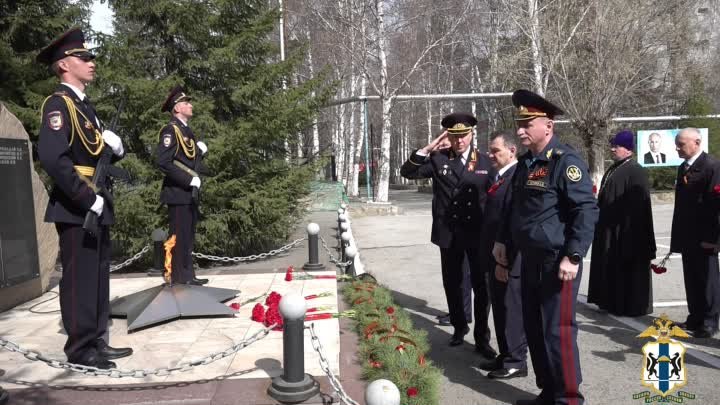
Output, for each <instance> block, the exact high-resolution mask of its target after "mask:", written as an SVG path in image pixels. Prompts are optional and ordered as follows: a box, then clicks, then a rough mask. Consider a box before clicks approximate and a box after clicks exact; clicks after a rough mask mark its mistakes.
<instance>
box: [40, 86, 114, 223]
mask: <svg viewBox="0 0 720 405" xmlns="http://www.w3.org/2000/svg"><path fill="white" fill-rule="evenodd" d="M71 107H72V109H71ZM41 114H42V124H41V126H40V136H39V140H38V156H39V158H40V163H41V165H42V167H43V169H45V171H46V172H47V174H48V175H49V176H50V178H51V179H52V181H53V186H52V191H50V201H49V202H48V206H47V209H46V211H45V222H56V223H68V224H82V223H83V221H84V220H85V214H87V212H88V211H89V210H90V207H92V205H93V203H95V197H96V195H95V193H94V192H93V190H92V189H91V188H90V187H89V186H88V184H87V183H86V182H84V181H83V180H82V179H81V178H80V176H79V175H78V170H81V171H84V169H82V168H92V169H94V168H95V166H96V165H97V161H98V159H99V158H100V152H101V150H102V149H100V150H98V148H97V147H98V145H99V144H102V143H103V141H102V136H101V134H102V131H103V125H102V121H100V120H99V119H97V117H96V115H95V109H94V108H93V107H92V105H90V104H88V103H85V102H83V101H81V100H80V98H79V97H78V96H77V94H76V93H75V92H74V91H73V90H72V89H70V88H69V87H67V86H65V85H62V84H61V85H60V86H59V87H58V88H57V89H56V90H55V92H54V93H53V94H52V95H51V96H50V97H48V99H47V100H46V101H45V104H44V106H43V108H42V112H41ZM80 131H81V133H79V132H80ZM96 131H97V132H96ZM86 144H87V146H86ZM103 148H104V146H103ZM91 152H92V153H91ZM113 160H117V157H116V156H115V155H113ZM76 166H79V167H81V169H77V168H76ZM85 177H86V178H88V179H90V180H92V174H91V171H90V172H85ZM100 219H101V223H102V224H103V225H109V224H113V223H114V222H115V214H114V212H113V207H112V205H111V204H109V202H108V201H107V200H106V203H105V205H104V208H103V213H102V216H101V217H100Z"/></svg>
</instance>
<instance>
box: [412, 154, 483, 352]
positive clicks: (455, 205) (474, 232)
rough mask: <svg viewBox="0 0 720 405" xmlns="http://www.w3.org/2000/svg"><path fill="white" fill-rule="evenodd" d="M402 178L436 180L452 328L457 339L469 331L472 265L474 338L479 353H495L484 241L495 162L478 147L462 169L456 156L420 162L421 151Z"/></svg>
mask: <svg viewBox="0 0 720 405" xmlns="http://www.w3.org/2000/svg"><path fill="white" fill-rule="evenodd" d="M400 173H401V174H402V175H403V176H404V177H406V178H409V179H421V178H432V179H433V186H432V187H433V201H432V213H433V224H432V234H431V238H430V240H431V241H432V243H434V244H436V245H438V246H439V247H440V260H441V264H442V275H443V287H444V289H445V296H446V298H447V300H448V309H449V312H450V322H451V323H452V325H453V326H454V328H455V333H460V332H462V331H465V330H466V329H467V327H468V317H467V316H466V315H465V311H464V308H463V296H464V295H465V296H469V294H463V293H462V280H463V270H462V266H463V261H464V259H465V257H467V259H468V263H469V266H470V279H471V284H472V288H473V291H474V292H475V299H474V306H475V308H474V311H473V312H474V314H475V325H474V328H475V330H474V332H473V334H474V336H475V344H476V346H478V347H483V348H489V342H490V329H489V328H488V316H489V312H490V297H489V289H488V283H487V271H486V269H485V268H483V263H482V258H481V252H480V246H479V245H478V240H479V238H480V233H481V228H482V222H483V211H484V208H485V201H486V198H487V194H486V192H487V189H488V187H489V185H490V179H491V176H493V175H494V173H493V169H492V165H491V164H490V159H489V158H488V157H487V156H486V155H485V154H484V153H479V152H478V151H477V150H476V149H475V148H474V147H472V146H471V149H470V151H469V153H468V159H467V162H465V164H464V165H463V164H462V160H461V156H458V155H456V154H455V152H453V151H451V150H443V151H438V152H433V153H431V154H430V155H429V156H420V155H418V154H417V151H415V152H413V154H412V155H411V156H410V158H409V159H408V160H407V161H406V162H405V163H404V164H403V166H402V168H401V169H400Z"/></svg>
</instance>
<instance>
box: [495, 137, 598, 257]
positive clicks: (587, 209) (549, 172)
mask: <svg viewBox="0 0 720 405" xmlns="http://www.w3.org/2000/svg"><path fill="white" fill-rule="evenodd" d="M517 166H518V168H517V170H516V171H515V175H514V177H513V180H512V188H513V190H512V193H513V199H512V204H511V206H510V210H511V212H510V213H509V215H508V216H507V220H506V221H505V226H503V228H502V230H501V234H500V237H499V241H501V242H503V243H507V244H510V245H514V246H515V247H516V248H517V249H518V250H520V251H523V250H525V249H528V248H530V249H533V248H534V249H541V250H550V251H557V252H558V254H560V255H563V256H569V255H571V254H573V253H579V254H580V255H581V256H585V254H586V253H587V251H588V249H589V248H590V244H591V243H592V239H593V232H594V229H595V223H596V222H597V218H598V208H597V202H596V200H595V197H594V195H593V193H592V182H591V181H590V178H589V176H588V169H587V165H586V164H585V162H583V161H582V160H581V159H580V157H579V156H578V155H577V153H576V152H575V151H574V150H573V149H572V148H571V147H569V146H567V145H562V144H560V142H558V141H557V139H556V138H555V137H553V139H552V140H551V141H550V143H549V144H548V145H547V147H546V148H545V150H543V152H542V153H540V154H539V155H538V156H537V157H533V156H532V154H531V153H530V152H527V153H526V154H524V155H523V156H522V157H521V158H520V159H519V161H518V164H517Z"/></svg>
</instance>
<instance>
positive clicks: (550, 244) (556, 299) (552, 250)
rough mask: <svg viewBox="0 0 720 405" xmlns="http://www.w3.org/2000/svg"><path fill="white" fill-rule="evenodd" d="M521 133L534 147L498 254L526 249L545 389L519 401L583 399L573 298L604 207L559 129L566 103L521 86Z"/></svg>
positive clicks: (519, 175)
mask: <svg viewBox="0 0 720 405" xmlns="http://www.w3.org/2000/svg"><path fill="white" fill-rule="evenodd" d="M512 101H513V104H514V105H515V107H516V108H517V112H516V114H517V116H516V118H515V120H516V122H517V124H518V129H517V135H518V137H519V138H520V141H521V143H522V144H523V145H524V146H526V147H527V148H528V152H527V153H525V154H524V155H523V156H522V157H521V158H520V159H519V162H518V164H517V169H516V170H515V174H514V175H513V178H512V183H511V187H512V200H511V201H510V202H509V209H508V211H507V212H506V213H505V215H504V218H505V220H504V221H503V225H501V228H500V231H499V234H498V238H497V243H496V244H495V247H494V248H493V256H494V257H495V260H496V261H497V262H498V263H499V264H501V265H504V266H507V265H508V264H509V263H508V262H509V260H508V254H507V252H508V249H507V247H508V246H513V248H514V249H516V250H517V251H518V252H519V253H520V254H521V256H522V263H521V276H520V279H521V280H522V283H521V284H522V286H521V290H522V291H521V295H522V308H523V311H522V312H523V321H524V324H525V332H526V335H527V340H528V347H529V349H530V358H531V360H532V362H533V369H534V370H535V373H536V379H537V384H538V387H539V388H541V392H540V395H539V396H538V397H536V398H535V399H533V400H520V401H517V403H518V404H533V405H549V404H577V405H582V403H583V401H584V398H583V396H582V394H581V393H580V391H579V385H580V383H581V381H582V377H581V373H580V358H579V357H578V347H577V331H578V329H577V323H576V321H575V310H576V308H575V305H576V299H577V294H578V288H579V287H580V278H581V275H582V258H583V257H584V256H585V254H586V253H587V250H588V248H589V247H590V243H591V242H592V239H593V230H594V227H595V223H596V222H597V218H598V208H597V203H596V201H595V197H594V196H593V190H592V182H591V181H590V176H589V175H588V169H587V165H586V164H585V162H583V160H582V159H581V158H580V157H579V156H578V154H577V152H575V151H574V150H573V149H572V148H571V147H569V146H567V145H564V144H561V143H560V142H559V141H558V139H557V138H556V136H555V135H554V132H553V130H554V121H553V118H554V117H555V116H557V115H561V114H563V112H562V110H561V109H560V108H558V107H557V106H555V105H554V104H552V103H551V102H549V101H547V100H545V99H544V98H542V97H541V96H539V95H537V94H535V93H533V92H531V91H527V90H517V91H515V92H514V93H513V96H512Z"/></svg>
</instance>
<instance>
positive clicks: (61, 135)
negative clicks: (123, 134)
mask: <svg viewBox="0 0 720 405" xmlns="http://www.w3.org/2000/svg"><path fill="white" fill-rule="evenodd" d="M84 42H85V37H84V35H83V32H82V31H81V30H80V29H78V28H73V29H71V30H70V31H68V32H66V33H64V34H63V35H61V36H60V37H59V38H57V39H55V40H54V41H53V42H52V43H50V45H48V46H47V47H45V48H44V49H43V50H42V51H40V53H39V54H38V56H37V61H38V62H39V63H43V64H46V65H49V66H50V69H51V70H52V72H54V73H55V75H56V76H57V77H58V78H59V79H60V82H61V83H60V85H59V86H58V87H57V88H56V89H55V92H54V93H53V94H52V95H50V96H49V97H48V98H46V99H45V101H44V102H43V105H42V107H41V111H40V116H41V119H42V123H41V125H40V135H39V141H38V155H39V158H40V164H41V165H42V167H43V168H44V169H45V171H46V172H47V174H48V175H49V176H50V178H51V179H52V182H53V186H52V191H51V192H50V201H49V202H48V206H47V210H46V211H45V222H54V223H55V227H56V229H57V232H58V236H59V240H60V258H61V261H62V267H63V275H62V279H61V280H60V312H61V314H62V320H63V326H64V327H65V331H66V332H67V335H68V338H67V342H66V343H65V354H66V355H67V358H68V361H70V362H73V363H77V364H83V365H86V366H92V367H98V368H101V369H110V368H115V363H113V362H111V361H108V359H116V358H120V357H125V356H129V355H131V354H132V349H130V348H113V347H110V346H108V344H107V342H106V341H105V340H104V339H103V337H104V335H105V334H106V333H107V331H108V329H107V325H108V319H109V317H110V303H109V298H110V297H109V294H110V231H109V226H110V225H112V224H113V223H114V222H115V217H114V213H113V207H112V206H111V205H110V204H109V203H108V201H105V200H104V199H103V197H101V196H100V195H97V194H96V187H95V185H94V184H93V183H92V178H93V174H94V173H95V167H96V165H97V162H98V159H99V158H100V155H101V153H102V151H103V149H104V148H110V149H112V151H113V154H114V155H113V159H114V160H118V159H120V158H122V157H123V155H124V150H123V145H122V141H121V140H120V138H119V137H118V136H117V135H115V134H114V133H113V132H111V131H109V130H104V128H103V123H102V121H101V120H100V119H99V118H98V117H97V116H96V115H95V108H94V107H93V105H92V103H91V102H90V100H89V99H88V97H87V96H86V95H85V93H84V91H85V85H86V84H87V83H90V82H92V81H93V79H95V63H94V62H93V59H94V58H95V55H93V54H92V53H91V52H90V51H89V50H88V49H87V46H86V45H85V43H84ZM88 211H93V212H94V213H96V214H97V215H98V216H99V217H100V218H99V219H100V221H99V222H100V224H99V225H100V226H99V227H98V234H97V235H93V234H90V233H86V232H85V231H84V230H83V228H82V225H83V222H84V220H85V215H86V214H87V213H88Z"/></svg>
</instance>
